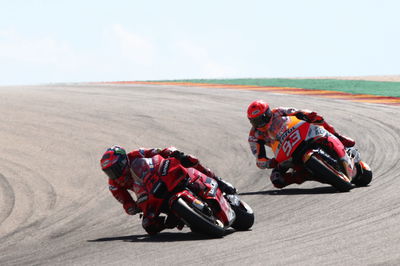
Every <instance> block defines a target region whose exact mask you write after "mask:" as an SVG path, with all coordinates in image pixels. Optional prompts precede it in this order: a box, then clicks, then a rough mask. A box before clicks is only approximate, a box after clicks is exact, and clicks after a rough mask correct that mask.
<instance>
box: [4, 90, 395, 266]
mask: <svg viewBox="0 0 400 266" xmlns="http://www.w3.org/2000/svg"><path fill="white" fill-rule="evenodd" d="M257 98H262V99H265V100H267V101H269V102H270V103H271V104H272V105H273V106H289V105H290V106H294V107H297V108H308V109H313V110H316V111H318V112H320V113H321V114H322V115H324V116H325V118H326V119H327V120H328V121H329V122H331V123H332V124H333V125H334V126H335V127H336V128H337V130H339V131H341V132H342V133H344V134H347V135H350V136H352V137H354V138H355V139H356V140H357V147H358V148H359V150H360V151H361V153H362V155H363V159H364V160H365V161H366V162H368V163H369V164H370V165H371V167H372V168H373V171H374V180H373V182H372V183H371V185H370V186H369V187H366V188H357V189H354V190H352V191H351V192H349V193H336V192H335V191H334V190H333V189H331V188H330V187H329V186H326V185H323V184H320V183H316V182H308V183H304V184H303V185H300V186H298V185H291V186H289V187H287V188H285V189H283V190H276V189H274V188H273V186H272V185H271V184H270V181H269V178H268V177H269V174H270V171H269V170H259V169H257V168H256V166H255V161H254V158H253V157H252V155H251V154H250V149H249V147H248V144H247V134H248V131H249V124H248V122H247V120H246V116H245V113H246V112H245V110H246V108H247V105H248V104H249V103H250V102H251V101H252V100H254V99H257ZM399 112H400V108H399V107H395V106H384V105H374V104H366V103H354V102H350V101H342V100H332V99H323V98H314V97H309V96H307V97H306V96H297V95H284V94H273V93H268V92H256V91H237V90H229V89H212V88H210V89H207V88H196V87H172V86H154V85H153V86H152V85H119V86H118V85H95V84H92V85H85V84H82V85H79V84H72V85H71V84H65V85H51V86H50V85H48V86H36V87H33V86H32V87H3V88H0V119H1V126H0V128H1V129H0V145H1V153H0V265H117V264H118V265H186V264H188V265H225V264H229V265H243V264H247V265H375V264H385V265H399V264H400V197H399V186H400V174H399V172H400V166H399V165H400V152H399V139H400V116H399V114H400V113H399ZM113 144H120V145H122V146H124V147H125V148H127V149H135V148H138V147H165V146H169V145H175V146H177V147H178V148H179V149H181V150H183V151H185V152H188V153H192V154H194V155H196V156H197V157H198V158H200V160H201V161H202V162H203V164H205V165H207V166H209V167H210V168H212V169H213V170H214V171H215V172H216V173H217V174H218V175H219V176H221V177H223V178H225V179H227V180H228V181H231V182H232V183H233V184H234V185H235V186H236V187H237V188H238V189H239V190H240V193H241V194H242V198H243V199H244V200H245V201H247V202H248V203H249V204H250V205H251V206H252V207H253V209H254V211H255V215H256V221H255V224H254V226H253V228H252V230H250V231H246V232H230V233H229V234H227V235H226V236H225V237H224V238H222V239H206V238H203V237H201V236H198V235H195V234H192V233H190V231H189V230H187V229H184V230H183V231H178V230H167V231H164V232H162V233H161V234H159V235H158V236H156V237H148V236H147V235H146V234H145V232H144V231H143V230H142V228H141V224H140V220H139V217H138V216H133V217H132V216H128V215H126V214H125V213H124V211H123V209H122V208H121V206H120V204H119V203H118V202H117V201H116V200H114V199H113V198H112V196H111V194H110V192H109V191H108V187H107V183H106V176H105V175H104V174H103V173H102V172H101V170H100V167H99V159H100V156H101V155H102V153H103V152H104V151H105V149H106V148H107V147H108V146H110V145H113Z"/></svg>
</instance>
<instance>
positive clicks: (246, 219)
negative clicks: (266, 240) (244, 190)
mask: <svg viewBox="0 0 400 266" xmlns="http://www.w3.org/2000/svg"><path fill="white" fill-rule="evenodd" d="M231 207H232V209H233V210H234V211H235V214H236V219H235V221H234V222H233V224H232V225H231V226H232V228H234V229H235V230H238V231H246V230H249V229H250V228H251V227H252V226H253V224H254V212H253V210H252V209H251V207H250V206H249V205H248V204H247V203H246V202H244V201H242V200H240V202H239V205H238V206H235V205H231Z"/></svg>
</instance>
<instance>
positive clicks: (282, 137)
mask: <svg viewBox="0 0 400 266" xmlns="http://www.w3.org/2000/svg"><path fill="white" fill-rule="evenodd" d="M295 129H296V128H294V127H292V128H289V129H288V130H286V131H285V132H283V134H282V135H280V136H278V137H277V139H278V140H279V142H280V143H282V142H283V141H284V140H285V139H286V137H287V136H288V135H289V134H290V133H292V132H293V130H295Z"/></svg>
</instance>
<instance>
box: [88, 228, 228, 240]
mask: <svg viewBox="0 0 400 266" xmlns="http://www.w3.org/2000/svg"><path fill="white" fill-rule="evenodd" d="M233 232H234V230H227V232H226V235H225V236H227V235H229V234H231V233H233ZM212 239H215V238H211V237H208V236H205V235H201V234H196V233H193V232H187V233H183V232H176V233H175V232H161V233H158V234H157V235H154V236H150V235H148V234H141V235H129V236H115V237H104V238H98V239H93V240H87V242H109V241H123V242H142V243H143V242H176V241H196V240H202V241H204V240H212Z"/></svg>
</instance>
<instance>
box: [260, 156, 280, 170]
mask: <svg viewBox="0 0 400 266" xmlns="http://www.w3.org/2000/svg"><path fill="white" fill-rule="evenodd" d="M256 164H257V166H258V168H261V169H265V168H269V169H271V168H275V167H276V166H277V165H278V162H277V161H276V159H275V158H272V159H268V158H265V157H263V158H258V159H257V162H256Z"/></svg>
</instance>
